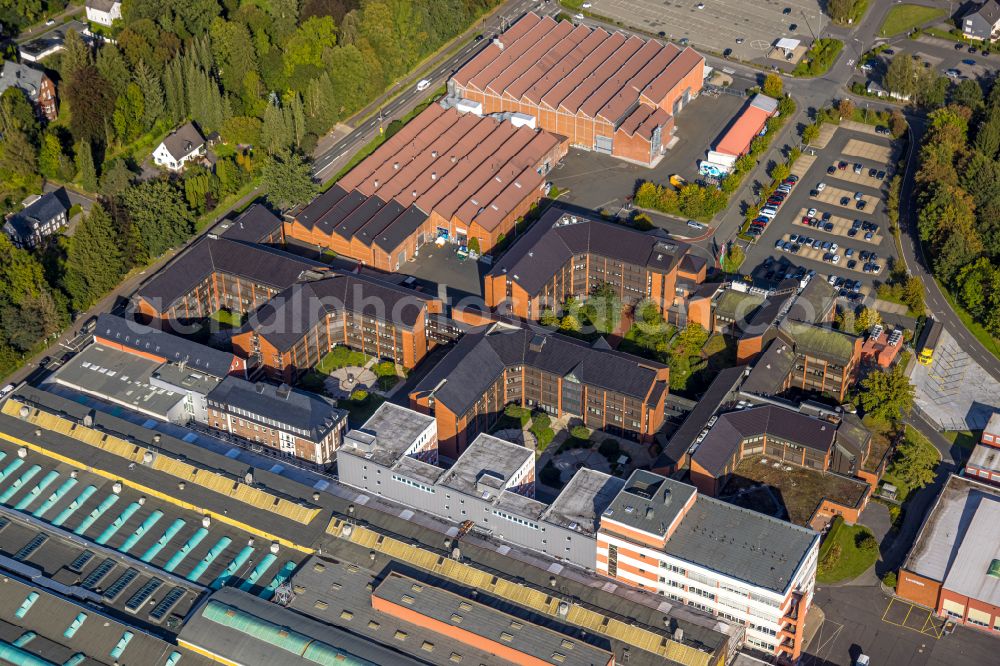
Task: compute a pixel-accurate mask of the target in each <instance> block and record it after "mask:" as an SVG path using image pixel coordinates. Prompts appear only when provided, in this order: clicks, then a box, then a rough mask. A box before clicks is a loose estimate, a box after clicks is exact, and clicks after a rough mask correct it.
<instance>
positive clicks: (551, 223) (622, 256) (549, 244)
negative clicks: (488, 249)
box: [490, 207, 697, 295]
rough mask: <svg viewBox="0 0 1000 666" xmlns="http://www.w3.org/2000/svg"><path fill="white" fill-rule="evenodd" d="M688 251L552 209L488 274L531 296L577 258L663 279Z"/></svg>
mask: <svg viewBox="0 0 1000 666" xmlns="http://www.w3.org/2000/svg"><path fill="white" fill-rule="evenodd" d="M688 249H689V248H688V245H686V244H685V243H681V242H678V241H673V240H670V239H669V238H665V237H663V236H662V235H661V233H659V232H658V230H654V231H651V232H642V231H637V230H635V229H633V228H631V227H627V226H624V225H622V224H613V223H610V222H604V221H602V220H597V219H593V218H588V217H583V216H582V215H580V214H578V213H570V212H567V211H564V210H562V209H560V208H557V207H553V208H550V209H549V210H548V211H547V212H546V213H545V214H544V215H543V216H542V218H541V219H540V220H538V221H537V222H535V224H533V225H532V226H531V228H530V229H529V230H528V231H527V232H526V233H525V234H524V235H523V236H521V238H520V240H519V241H517V242H516V243H515V244H514V246H513V247H512V248H511V249H510V250H508V251H507V252H506V253H505V254H504V255H503V257H502V258H501V259H500V260H499V261H498V262H497V263H496V264H494V266H493V268H492V269H491V270H490V274H491V275H494V276H499V275H504V276H506V277H507V279H508V280H511V281H512V282H515V283H517V284H518V285H520V286H521V287H522V288H523V289H524V290H525V291H527V292H528V294H529V295H534V294H537V293H538V292H539V290H540V289H541V288H542V287H543V286H544V285H545V284H546V283H548V282H549V281H550V280H551V279H552V276H553V275H555V274H556V273H557V272H558V271H559V269H560V268H561V267H562V266H563V265H564V264H566V262H568V261H570V260H572V258H573V257H574V256H575V255H578V254H582V253H591V254H595V255H599V256H601V257H607V258H608V259H613V260H618V261H622V262H625V263H628V264H632V265H635V266H644V267H649V268H651V269H653V270H656V271H659V272H663V273H666V272H669V271H671V270H673V269H674V268H675V267H676V266H678V265H679V264H680V262H681V260H682V259H683V258H684V257H685V256H686V255H687V252H688ZM691 268H692V269H696V268H697V267H696V266H692V267H691Z"/></svg>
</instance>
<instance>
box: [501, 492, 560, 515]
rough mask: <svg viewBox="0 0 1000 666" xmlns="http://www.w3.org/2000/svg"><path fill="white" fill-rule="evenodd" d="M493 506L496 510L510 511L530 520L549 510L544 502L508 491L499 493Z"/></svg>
mask: <svg viewBox="0 0 1000 666" xmlns="http://www.w3.org/2000/svg"><path fill="white" fill-rule="evenodd" d="M495 506H496V508H498V509H501V510H506V511H511V512H513V513H516V514H517V515H519V516H523V517H524V518H530V519H532V520H538V519H539V518H541V517H542V514H543V513H545V510H546V509H548V508H549V505H548V504H546V503H545V502H540V501H538V500H536V499H534V498H532V497H525V496H524V495H519V494H517V493H514V492H511V491H509V490H505V491H503V492H502V493H500V497H499V498H498V499H497V502H496V504H495Z"/></svg>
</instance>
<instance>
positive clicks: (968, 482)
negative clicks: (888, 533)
mask: <svg viewBox="0 0 1000 666" xmlns="http://www.w3.org/2000/svg"><path fill="white" fill-rule="evenodd" d="M998 504H1000V488H996V487H995V486H991V485H988V484H985V483H981V482H979V481H976V480H975V479H971V478H967V477H962V476H957V475H954V474H953V475H951V476H950V477H948V481H947V482H946V483H945V484H944V488H943V489H942V490H941V494H940V495H938V498H937V501H936V502H935V503H934V506H933V507H932V508H931V510H930V512H929V513H928V514H927V517H926V518H925V519H924V524H923V525H922V526H921V528H920V532H919V533H918V534H917V538H916V540H915V541H914V542H913V548H911V549H910V553H909V555H907V556H906V563H905V564H904V567H905V568H906V569H907V570H908V571H912V572H913V573H915V574H918V575H920V576H924V577H925V578H930V579H931V580H936V581H942V582H943V581H945V579H946V578H947V577H948V576H950V575H951V572H952V570H953V569H954V568H955V566H956V565H957V557H958V554H959V551H960V550H961V548H962V546H963V544H964V543H965V541H966V540H967V539H968V540H969V541H970V544H972V545H973V546H974V547H975V548H976V549H980V548H981V549H982V550H984V551H987V552H988V551H989V550H993V549H994V548H995V546H996V525H997V514H996V512H995V510H994V509H992V508H987V509H986V513H985V514H984V515H988V516H991V517H993V518H994V520H993V522H992V524H991V525H990V526H989V527H988V529H987V530H986V531H985V532H979V533H976V532H974V531H973V530H972V529H971V527H972V523H973V520H974V519H975V518H976V516H977V514H978V512H979V510H980V508H981V507H983V506H995V505H998ZM990 540H992V542H993V545H992V546H989V545H988V542H989V541H990ZM994 552H995V550H994ZM967 564H968V562H967ZM976 573H978V574H979V575H985V571H984V570H982V571H979V572H976ZM959 575H961V574H959ZM963 584H965V585H968V584H970V583H969V582H968V581H963ZM994 603H996V602H994Z"/></svg>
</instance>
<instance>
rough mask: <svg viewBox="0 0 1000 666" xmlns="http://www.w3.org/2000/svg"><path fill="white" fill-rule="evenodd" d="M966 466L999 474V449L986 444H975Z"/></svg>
mask: <svg viewBox="0 0 1000 666" xmlns="http://www.w3.org/2000/svg"><path fill="white" fill-rule="evenodd" d="M966 464H968V465H971V466H973V467H977V468H979V469H985V470H989V471H991V472H1000V449H998V448H996V447H993V446H989V445H987V444H982V443H980V444H976V448H974V449H972V455H971V456H969V462H968V463H966Z"/></svg>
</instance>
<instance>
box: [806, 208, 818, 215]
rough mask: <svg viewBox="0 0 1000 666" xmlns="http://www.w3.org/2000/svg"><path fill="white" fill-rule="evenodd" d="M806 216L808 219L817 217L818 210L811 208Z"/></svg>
mask: <svg viewBox="0 0 1000 666" xmlns="http://www.w3.org/2000/svg"><path fill="white" fill-rule="evenodd" d="M806 216H808V217H816V209H815V208H810V209H809V211H808V212H807V213H806Z"/></svg>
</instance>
